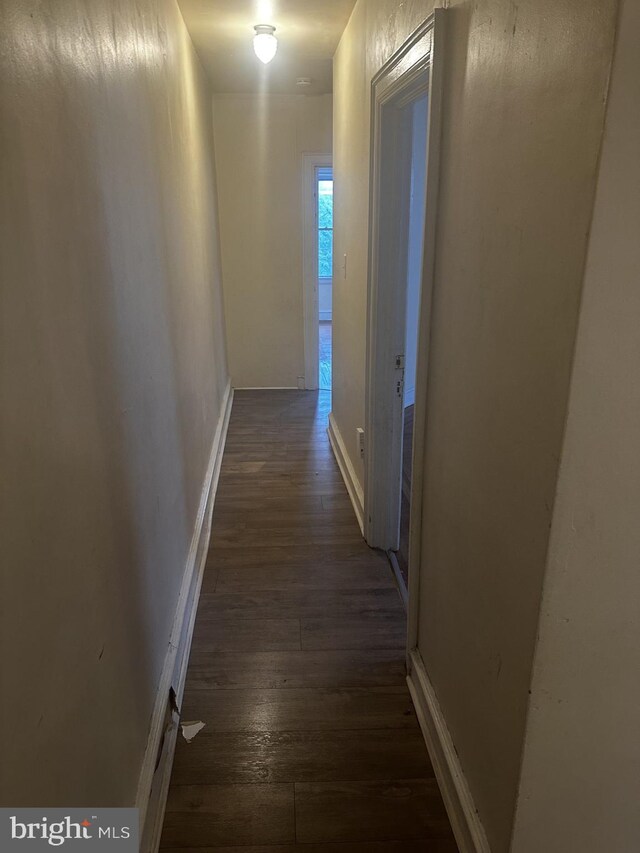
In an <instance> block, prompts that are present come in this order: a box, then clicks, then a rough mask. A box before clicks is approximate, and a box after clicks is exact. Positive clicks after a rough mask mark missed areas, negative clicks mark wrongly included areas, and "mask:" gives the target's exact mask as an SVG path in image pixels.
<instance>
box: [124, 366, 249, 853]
mask: <svg viewBox="0 0 640 853" xmlns="http://www.w3.org/2000/svg"><path fill="white" fill-rule="evenodd" d="M232 405H233V390H232V388H231V384H230V383H229V384H227V387H226V389H225V393H224V397H223V401H222V410H221V413H220V417H219V419H218V425H217V427H216V432H215V435H214V438H213V443H212V447H211V455H210V457H209V464H208V466H207V472H206V475H205V479H204V483H203V487H202V495H201V498H200V506H199V508H198V515H197V517H196V523H195V527H194V531H193V536H192V539H191V546H190V548H189V554H188V556H187V562H186V565H185V570H184V576H183V580H182V586H181V588H180V595H179V597H178V604H177V607H176V615H175V619H174V622H173V628H172V630H171V637H170V640H169V648H168V650H167V655H166V658H165V662H164V666H163V669H162V675H161V678H160V684H159V687H158V692H157V694H156V702H155V706H154V710H153V716H152V718H151V726H150V730H149V738H148V741H147V747H146V750H145V755H144V760H143V763H142V769H141V772H140V779H139V783H138V793H137V796H136V807H137V808H138V809H139V810H140V827H141V829H142V843H141V845H140V850H141V851H142V853H155V851H156V850H157V849H158V847H159V845H160V836H161V834H162V824H163V821H164V811H165V806H166V801H167V794H168V791H169V782H170V779H171V770H172V767H173V755H174V752H175V745H176V739H177V735H178V719H177V715H176V714H175V713H174V711H173V710H172V709H171V707H170V703H169V691H170V689H171V688H173V690H174V692H175V695H176V700H177V705H178V708H179V707H180V706H181V704H182V695H183V693H184V683H185V679H186V675H187V664H188V662H189V652H190V650H191V638H192V636H193V626H194V623H195V618H196V610H197V605H198V599H199V597H200V587H201V586H202V576H203V573H204V567H205V563H206V558H207V550H208V547H209V537H210V534H211V516H212V513H213V503H214V500H215V494H216V490H217V487H218V478H219V476H220V465H221V463H222V454H223V451H224V445H225V441H226V437H227V429H228V426H229V417H230V415H231V407H232Z"/></svg>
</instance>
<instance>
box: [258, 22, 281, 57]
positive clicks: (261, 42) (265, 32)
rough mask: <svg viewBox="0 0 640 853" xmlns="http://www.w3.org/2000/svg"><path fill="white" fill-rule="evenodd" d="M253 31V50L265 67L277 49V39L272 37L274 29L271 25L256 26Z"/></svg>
mask: <svg viewBox="0 0 640 853" xmlns="http://www.w3.org/2000/svg"><path fill="white" fill-rule="evenodd" d="M253 29H254V30H255V31H256V34H255V36H254V37H253V49H254V51H255V54H256V56H257V57H258V59H259V60H260V62H264V64H265V65H266V64H267V62H271V60H272V59H273V57H274V56H275V55H276V50H277V49H278V39H277V38H276V37H275V36H274V33H275V31H276V28H275V27H272V26H271V24H256V25H255V27H254V28H253Z"/></svg>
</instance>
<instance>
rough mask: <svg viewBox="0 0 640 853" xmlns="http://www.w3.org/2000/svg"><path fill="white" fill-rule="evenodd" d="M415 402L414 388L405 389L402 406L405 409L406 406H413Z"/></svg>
mask: <svg viewBox="0 0 640 853" xmlns="http://www.w3.org/2000/svg"><path fill="white" fill-rule="evenodd" d="M415 402H416V389H415V388H405V389H404V399H403V401H402V405H403V406H404V408H405V409H406V408H407V406H413V405H414V403H415Z"/></svg>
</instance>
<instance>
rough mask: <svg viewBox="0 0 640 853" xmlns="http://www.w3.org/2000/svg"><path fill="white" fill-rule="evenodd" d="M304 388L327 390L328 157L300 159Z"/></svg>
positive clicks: (330, 221) (330, 181)
mask: <svg viewBox="0 0 640 853" xmlns="http://www.w3.org/2000/svg"><path fill="white" fill-rule="evenodd" d="M302 172H303V186H302V208H303V242H302V245H303V277H304V280H303V294H304V362H305V363H304V387H305V388H308V389H310V390H316V389H318V388H319V389H321V390H325V391H330V390H331V366H332V365H331V362H332V359H331V352H332V322H333V312H332V289H333V165H332V160H331V155H330V154H304V155H303V170H302Z"/></svg>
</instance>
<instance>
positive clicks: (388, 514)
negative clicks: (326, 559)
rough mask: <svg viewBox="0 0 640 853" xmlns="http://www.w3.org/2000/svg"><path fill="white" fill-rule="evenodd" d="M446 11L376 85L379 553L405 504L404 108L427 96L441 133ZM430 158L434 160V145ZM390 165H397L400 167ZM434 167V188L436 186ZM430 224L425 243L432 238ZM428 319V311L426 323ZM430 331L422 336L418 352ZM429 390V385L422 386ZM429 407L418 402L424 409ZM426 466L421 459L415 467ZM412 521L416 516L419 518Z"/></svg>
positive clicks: (370, 305) (370, 511)
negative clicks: (437, 104) (437, 81)
mask: <svg viewBox="0 0 640 853" xmlns="http://www.w3.org/2000/svg"><path fill="white" fill-rule="evenodd" d="M442 14H443V12H442V10H440V9H438V10H435V11H434V13H433V14H431V15H430V16H429V17H428V18H427V19H426V20H425V21H424V22H423V23H422V24H421V25H420V26H419V27H418V28H417V29H416V30H415V32H414V33H413V34H412V35H411V36H410V37H409V38H408V39H407V41H406V42H405V43H404V44H403V45H402V47H401V48H400V49H399V50H398V51H397V52H396V53H395V54H394V55H393V56H392V57H391V58H390V59H389V60H388V62H386V63H385V65H384V66H383V67H382V68H381V69H380V71H379V72H378V73H377V74H376V75H375V77H374V78H373V80H372V84H371V131H370V132H371V137H370V150H371V160H370V181H369V186H370V203H369V267H368V269H369V276H368V288H367V363H366V383H365V409H366V414H365V417H366V421H365V430H366V433H367V437H368V438H367V452H366V463H365V476H364V492H365V518H366V519H367V524H366V530H365V536H366V540H367V542H368V543H369V545H371V546H372V547H378V548H382V549H384V550H385V551H390V550H396V549H397V547H398V537H399V527H400V500H401V486H400V484H401V459H402V422H403V400H402V394H398V393H397V391H396V386H397V383H398V381H401V380H402V379H403V376H404V369H403V366H402V365H399V366H398V365H397V363H396V359H397V356H400V355H404V349H405V325H406V323H405V299H404V295H405V293H406V260H407V259H406V251H405V248H404V247H406V245H407V239H408V227H409V223H408V212H409V205H410V188H411V173H410V169H411V163H410V160H411V157H410V156H409V155H410V152H411V150H412V130H411V120H410V118H409V116H408V114H407V111H406V109H405V108H407V107H409V106H410V104H411V103H413V102H414V101H416V100H417V99H418V98H420V97H421V96H422V95H424V94H425V93H427V91H428V94H429V98H428V111H429V117H428V126H427V127H428V129H427V133H428V136H429V137H430V138H431V137H432V136H438V135H439V133H440V126H439V117H438V114H437V112H436V113H434V112H433V110H432V103H431V89H432V84H431V80H432V65H433V53H434V51H433V45H434V40H435V37H434V33H435V31H436V30H437V32H438V36H437V38H438V40H440V39H441V27H442ZM425 158H426V159H427V162H429V161H428V151H427V146H425ZM390 164H393V166H394V167H393V168H392V167H391V165H390ZM429 178H430V174H429V170H428V167H427V185H428V183H429ZM426 226H427V223H426V220H425V243H426V242H427V239H426ZM430 286H431V281H430V279H429V277H428V276H427V275H425V270H424V269H423V281H422V284H421V303H425V302H426V303H427V304H429V303H430V299H431V294H430V292H429V289H430ZM423 317H424V312H423V310H422V309H421V320H422V319H423ZM423 329H424V326H423V324H422V323H421V325H420V328H419V330H418V339H419V340H418V347H419V349H420V338H421V336H423ZM416 387H418V388H420V390H422V386H419V385H417V384H416ZM422 402H423V401H421V400H418V403H422ZM420 464H421V459H420V458H416V457H415V455H414V467H419V466H420ZM412 518H413V513H412Z"/></svg>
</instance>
